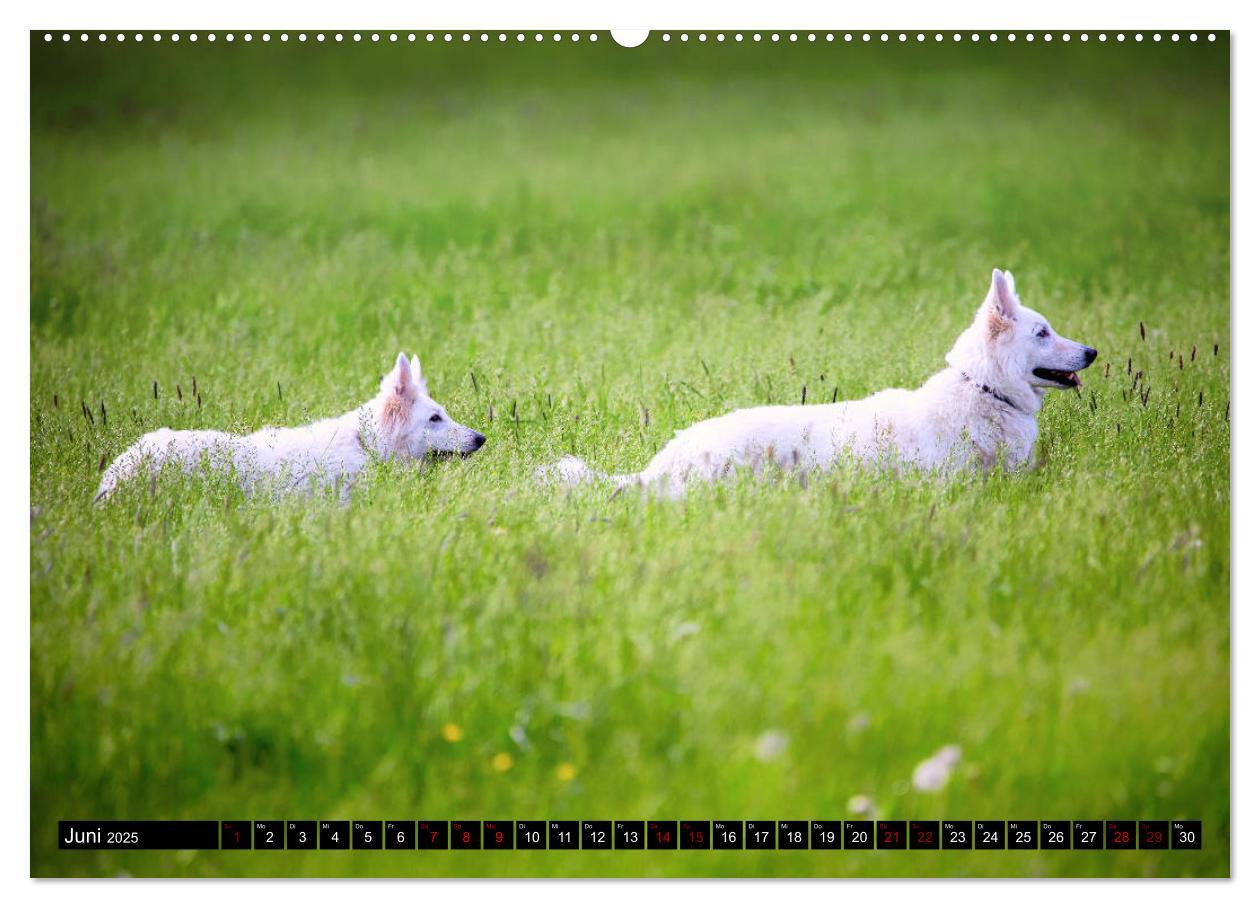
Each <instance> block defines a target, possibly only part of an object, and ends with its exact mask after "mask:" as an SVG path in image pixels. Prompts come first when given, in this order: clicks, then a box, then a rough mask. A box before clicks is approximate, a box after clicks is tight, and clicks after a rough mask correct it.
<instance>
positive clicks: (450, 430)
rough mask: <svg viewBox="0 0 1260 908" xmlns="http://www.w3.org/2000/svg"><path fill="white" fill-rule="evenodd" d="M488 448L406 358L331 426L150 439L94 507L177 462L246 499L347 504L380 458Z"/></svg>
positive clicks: (111, 474)
mask: <svg viewBox="0 0 1260 908" xmlns="http://www.w3.org/2000/svg"><path fill="white" fill-rule="evenodd" d="M485 443H486V437H485V436H484V435H482V434H481V433H480V432H477V431H474V430H473V429H470V428H468V426H462V425H460V424H459V423H457V422H455V421H454V420H452V419H451V418H450V416H449V415H447V412H446V410H445V409H443V408H442V407H441V406H440V405H439V404H438V403H436V402H435V401H434V400H433V398H431V397H429V389H428V387H427V386H426V384H425V381H424V377H423V376H422V375H421V374H420V361H419V360H418V359H416V357H414V356H413V357H412V358H411V360H410V361H408V359H407V356H406V354H403V353H399V354H398V362H397V363H396V364H395V365H394V368H393V369H392V370H391V371H390V372H389V373H388V374H387V375H386V376H385V377H384V378H382V379H381V389H380V392H379V393H378V394H377V395H376V397H374V398H372V399H371V400H370V401H368V402H367V403H365V404H364V405H363V406H361V407H357V408H355V409H353V410H351V411H350V412H348V413H343V414H342V415H341V416H336V417H333V418H332V419H322V420H320V421H319V422H314V423H311V424H310V425H309V426H301V427H299V428H296V429H278V428H273V427H270V426H269V427H267V428H265V429H261V430H259V431H257V432H255V433H253V434H252V435H232V434H229V433H227V432H215V431H209V430H185V431H173V430H171V429H158V430H157V431H156V432H149V433H148V434H146V435H144V436H142V437H141V438H140V440H139V441H137V442H136V443H135V444H134V445H132V446H131V447H130V448H128V449H127V450H126V451H124V452H123V453H122V454H121V455H120V456H119V457H118V459H117V460H115V461H114V462H113V463H112V464H110V466H109V469H107V470H106V471H105V476H104V477H103V478H102V479H101V487H100V489H99V490H98V491H97V493H96V499H95V500H96V501H104V500H106V499H108V498H109V496H110V495H111V494H112V493H113V491H114V489H116V488H117V487H118V484H119V483H120V482H123V481H124V480H126V479H129V478H130V477H132V476H134V475H135V474H136V473H138V472H139V471H140V470H141V469H142V468H145V467H147V469H148V471H149V475H153V474H156V473H157V471H158V470H160V469H161V468H162V466H163V465H164V464H166V463H176V464H178V465H179V466H180V467H182V468H183V470H184V471H185V472H188V473H192V472H195V471H197V470H201V469H203V468H209V469H211V470H218V471H226V470H231V471H232V472H233V473H234V475H235V477H236V479H237V481H238V482H239V483H240V484H241V486H242V487H243V488H244V489H245V490H246V491H247V492H248V491H252V490H253V489H254V488H256V487H257V486H258V485H259V484H260V483H262V482H264V481H271V482H274V483H275V487H276V488H277V489H279V490H285V491H289V490H300V491H308V492H309V491H314V490H317V489H329V488H335V489H337V490H338V491H339V493H340V494H341V496H342V497H343V499H344V498H345V497H346V496H348V494H349V491H350V488H351V486H352V485H353V484H354V481H355V478H356V477H357V476H358V474H359V472H360V471H361V470H362V469H363V467H364V465H366V464H367V462H368V458H369V457H371V456H373V455H374V456H377V457H380V458H382V459H384V460H389V459H392V458H402V459H404V460H419V459H421V458H424V457H428V456H432V455H444V454H460V455H463V456H468V455H469V454H472V453H473V452H474V451H476V450H477V449H478V448H480V447H481V446H482V445H483V444H485Z"/></svg>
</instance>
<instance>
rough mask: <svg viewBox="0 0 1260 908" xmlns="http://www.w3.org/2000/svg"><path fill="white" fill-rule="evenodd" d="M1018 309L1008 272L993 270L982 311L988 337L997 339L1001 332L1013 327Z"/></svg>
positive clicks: (1013, 285)
mask: <svg viewBox="0 0 1260 908" xmlns="http://www.w3.org/2000/svg"><path fill="white" fill-rule="evenodd" d="M1018 309H1019V299H1018V297H1016V296H1015V282H1014V280H1013V279H1011V278H1010V277H1009V272H1003V271H1002V269H1000V268H994V269H993V283H992V284H991V285H990V287H989V295H988V296H987V297H986V298H985V301H984V307H983V309H982V311H983V312H984V315H985V323H986V324H987V326H988V329H989V337H991V338H997V337H998V336H1000V335H1001V334H1002V332H1004V331H1006V330H1008V329H1009V328H1012V327H1014V324H1015V314H1016V312H1017V311H1018Z"/></svg>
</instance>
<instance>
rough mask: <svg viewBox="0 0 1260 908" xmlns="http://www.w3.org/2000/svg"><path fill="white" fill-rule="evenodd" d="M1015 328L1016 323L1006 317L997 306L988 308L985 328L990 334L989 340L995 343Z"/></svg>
mask: <svg viewBox="0 0 1260 908" xmlns="http://www.w3.org/2000/svg"><path fill="white" fill-rule="evenodd" d="M1014 326H1015V323H1014V322H1013V321H1011V320H1010V319H1009V318H1007V317H1006V316H1004V315H1003V314H1002V313H1001V311H1000V310H999V309H998V307H997V306H996V305H992V306H989V307H988V312H986V313H985V328H987V329H988V332H989V340H991V341H995V340H997V339H998V338H999V337H1001V336H1002V335H1003V334H1004V333H1006V332H1007V331H1009V330H1010V329H1011V328H1013V327H1014Z"/></svg>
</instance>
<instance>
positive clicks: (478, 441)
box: [473, 432, 486, 451]
mask: <svg viewBox="0 0 1260 908" xmlns="http://www.w3.org/2000/svg"><path fill="white" fill-rule="evenodd" d="M485 443H486V436H484V435H482V434H481V433H480V432H474V433H473V450H474V451H476V450H477V449H478V448H480V447H481V446H482V445H484V444H485Z"/></svg>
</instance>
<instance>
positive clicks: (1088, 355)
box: [1085, 347, 1098, 366]
mask: <svg viewBox="0 0 1260 908" xmlns="http://www.w3.org/2000/svg"><path fill="white" fill-rule="evenodd" d="M1096 359H1098V351H1097V350H1095V349H1094V348H1093V347H1086V348H1085V365H1087V366H1088V365H1089V364H1090V363H1092V362H1093V361H1094V360H1096Z"/></svg>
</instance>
